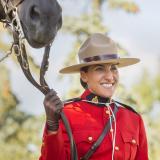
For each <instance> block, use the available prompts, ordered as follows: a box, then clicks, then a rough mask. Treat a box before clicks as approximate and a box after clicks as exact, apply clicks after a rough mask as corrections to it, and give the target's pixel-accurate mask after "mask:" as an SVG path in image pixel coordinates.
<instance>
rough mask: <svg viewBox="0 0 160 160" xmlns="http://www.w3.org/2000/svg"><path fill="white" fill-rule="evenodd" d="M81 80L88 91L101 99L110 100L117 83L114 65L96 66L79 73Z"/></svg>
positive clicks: (116, 72)
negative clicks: (106, 98)
mask: <svg viewBox="0 0 160 160" xmlns="http://www.w3.org/2000/svg"><path fill="white" fill-rule="evenodd" d="M81 79H82V80H83V81H84V82H85V83H87V86H88V89H89V90H90V91H91V92H93V93H95V94H97V95H99V96H102V97H109V98H111V97H112V95H113V94H114V92H115V89H116V87H117V84H118V81H119V73H118V69H117V66H116V64H98V65H92V66H89V67H88V71H87V72H84V71H81Z"/></svg>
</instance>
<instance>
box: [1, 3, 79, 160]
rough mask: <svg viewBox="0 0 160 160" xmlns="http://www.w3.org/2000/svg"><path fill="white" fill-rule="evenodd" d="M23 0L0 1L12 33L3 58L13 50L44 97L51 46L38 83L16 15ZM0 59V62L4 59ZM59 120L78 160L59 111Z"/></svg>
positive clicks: (66, 123) (69, 132)
mask: <svg viewBox="0 0 160 160" xmlns="http://www.w3.org/2000/svg"><path fill="white" fill-rule="evenodd" d="M23 1H24V0H13V2H11V1H10V0H1V4H2V6H3V8H4V11H5V14H6V19H5V20H1V22H3V23H4V24H6V25H7V26H9V27H10V28H11V30H12V32H13V39H14V42H13V43H12V45H11V48H10V51H9V53H8V54H7V55H6V56H5V57H4V58H6V57H8V56H9V55H10V54H11V53H12V52H13V50H14V53H15V55H16V57H17V60H18V62H19V64H20V66H21V69H22V71H23V73H24V75H25V76H26V78H27V79H28V80H29V81H30V82H31V83H32V85H33V86H35V87H36V88H37V89H38V90H40V91H41V92H42V93H43V94H44V95H46V94H47V93H48V92H49V91H50V88H49V86H48V84H47V82H46V81H45V78H44V76H45V73H46V71H47V70H48V66H49V61H48V59H49V53H50V47H51V45H52V44H48V45H47V46H46V47H45V50H44V55H43V59H42V63H41V68H40V78H39V83H38V82H37V81H36V80H35V79H34V78H33V76H32V74H31V72H30V68H29V63H28V58H27V53H26V47H25V43H24V38H25V36H24V33H23V30H22V26H21V23H20V20H19V16H18V13H17V7H18V6H19V5H20V4H21V3H23ZM4 58H2V59H0V62H1V61H2V60H3V59H4ZM60 114H61V119H62V121H63V123H64V126H65V128H66V131H67V134H68V137H69V140H70V149H71V159H72V160H78V155H77V149H76V145H75V142H74V140H73V136H72V131H71V128H70V125H69V122H68V120H67V118H66V116H65V114H64V112H63V111H61V113H60Z"/></svg>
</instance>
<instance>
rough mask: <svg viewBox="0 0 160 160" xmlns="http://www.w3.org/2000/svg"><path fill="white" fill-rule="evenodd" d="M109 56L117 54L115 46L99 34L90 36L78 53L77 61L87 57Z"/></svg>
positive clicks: (111, 41) (107, 38)
mask: <svg viewBox="0 0 160 160" xmlns="http://www.w3.org/2000/svg"><path fill="white" fill-rule="evenodd" d="M110 54H117V45H116V43H115V42H114V41H113V40H112V39H110V38H109V37H107V36H106V35H103V34H101V33H95V34H93V35H91V36H90V37H89V38H88V39H87V40H86V41H85V42H84V43H83V44H82V46H81V48H80V49H79V52H78V56H79V61H82V60H83V59H85V58H88V57H93V56H101V55H110Z"/></svg>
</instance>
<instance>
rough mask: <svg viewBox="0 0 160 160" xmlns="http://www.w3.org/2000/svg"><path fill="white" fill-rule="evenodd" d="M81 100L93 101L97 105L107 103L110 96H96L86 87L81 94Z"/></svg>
mask: <svg viewBox="0 0 160 160" xmlns="http://www.w3.org/2000/svg"><path fill="white" fill-rule="evenodd" d="M81 98H82V100H86V101H88V102H90V103H94V104H97V105H98V106H104V105H107V104H109V103H110V102H111V101H110V98H105V97H101V96H98V95H96V94H94V93H92V92H91V91H90V90H89V89H86V90H85V91H84V92H83V94H82V95H81Z"/></svg>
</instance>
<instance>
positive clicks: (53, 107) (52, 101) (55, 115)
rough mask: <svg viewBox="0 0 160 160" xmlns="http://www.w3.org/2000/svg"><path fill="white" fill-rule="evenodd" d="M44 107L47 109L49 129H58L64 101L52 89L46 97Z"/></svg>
mask: <svg viewBox="0 0 160 160" xmlns="http://www.w3.org/2000/svg"><path fill="white" fill-rule="evenodd" d="M43 104H44V108H45V111H46V122H47V129H48V130H49V131H57V130H58V127H59V119H60V112H61V110H62V108H63V103H62V101H61V100H60V98H59V97H58V96H57V93H56V92H55V91H54V90H53V89H51V90H50V92H49V93H48V94H47V95H46V96H45V98H44V102H43Z"/></svg>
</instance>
